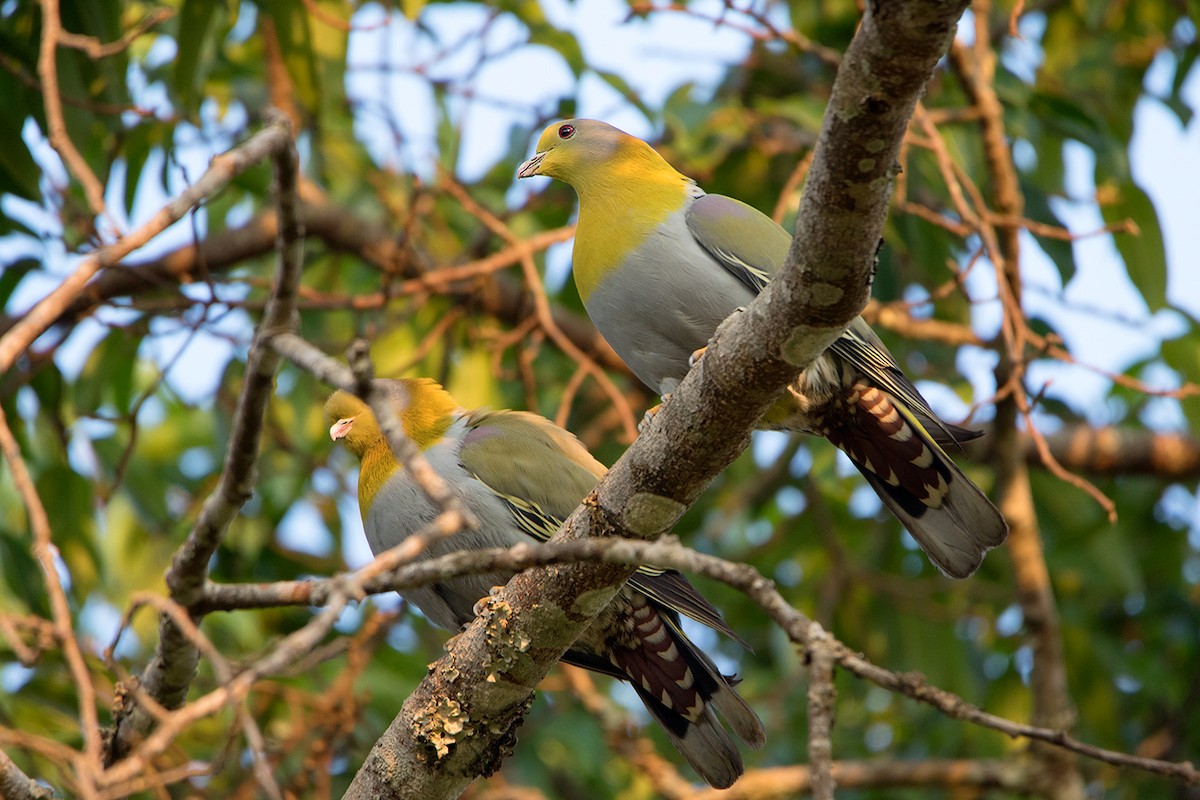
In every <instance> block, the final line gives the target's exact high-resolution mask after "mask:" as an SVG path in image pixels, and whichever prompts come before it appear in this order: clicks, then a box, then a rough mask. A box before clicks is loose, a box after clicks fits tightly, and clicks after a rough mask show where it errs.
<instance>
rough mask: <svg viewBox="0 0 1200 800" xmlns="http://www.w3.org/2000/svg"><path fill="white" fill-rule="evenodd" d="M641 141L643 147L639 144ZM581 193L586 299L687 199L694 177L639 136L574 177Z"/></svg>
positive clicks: (579, 261)
mask: <svg viewBox="0 0 1200 800" xmlns="http://www.w3.org/2000/svg"><path fill="white" fill-rule="evenodd" d="M639 145H640V146H639ZM570 183H571V184H572V185H573V186H574V187H575V191H576V193H577V194H578V195H579V225H578V227H577V228H576V231H575V251H574V266H573V269H574V273H575V285H576V286H577V287H578V288H579V294H580V295H581V296H582V297H584V298H587V297H588V295H590V294H591V293H592V291H593V290H595V288H596V286H597V285H599V283H600V281H601V280H602V279H603V278H604V276H605V275H607V274H609V273H610V272H611V271H612V270H614V269H616V268H617V267H618V266H620V265H621V262H623V261H624V260H625V258H626V257H627V256H628V255H629V254H630V253H631V252H633V251H634V250H636V249H637V248H638V247H639V246H641V244H642V243H643V242H644V241H645V240H646V238H647V237H649V236H650V235H651V234H652V233H653V232H654V231H655V230H656V229H657V228H658V227H659V226H660V225H661V224H662V223H663V222H664V221H665V220H666V219H667V217H669V216H670V215H671V214H672V213H674V212H675V211H678V210H679V209H680V208H681V207H682V206H683V204H684V201H685V200H687V197H688V192H689V188H690V186H691V181H690V180H688V178H686V177H685V176H683V175H681V174H680V173H678V172H676V171H675V170H674V169H673V168H672V167H671V166H670V165H669V164H667V162H666V161H663V159H662V157H661V156H659V155H658V153H656V152H654V150H652V149H651V148H650V147H649V146H648V145H646V144H645V143H644V142H641V141H639V140H637V139H632V138H630V139H628V140H627V142H622V143H621V146H619V147H618V148H617V150H616V152H614V153H613V156H612V157H611V158H607V159H604V160H603V161H602V162H599V163H594V164H588V165H587V168H585V169H580V170H578V172H577V174H575V175H572V176H571V181H570Z"/></svg>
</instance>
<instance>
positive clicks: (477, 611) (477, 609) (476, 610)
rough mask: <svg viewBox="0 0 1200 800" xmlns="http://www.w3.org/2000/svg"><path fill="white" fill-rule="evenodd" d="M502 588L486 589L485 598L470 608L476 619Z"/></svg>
mask: <svg viewBox="0 0 1200 800" xmlns="http://www.w3.org/2000/svg"><path fill="white" fill-rule="evenodd" d="M503 588H504V587H503V586H493V587H492V588H491V589H488V594H487V597H481V598H479V599H478V600H476V601H475V605H473V606H471V613H472V614H474V615H475V616H477V617H478V616H479V615H480V614H482V613H483V611H484V609H485V608H487V604H488V603H490V602H492V600H493V599H495V597H496V595H498V594H500V590H501V589H503Z"/></svg>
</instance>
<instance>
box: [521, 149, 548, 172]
mask: <svg viewBox="0 0 1200 800" xmlns="http://www.w3.org/2000/svg"><path fill="white" fill-rule="evenodd" d="M545 157H546V153H544V152H543V153H538V154H537V155H535V156H534V157H533V158H531V159H529V160H528V161H526V162H525V163H524V164H522V165H521V166H519V167H517V177H518V178H532V177H533V176H534V175H537V174H539V173H538V167H540V166H541V165H542V159H543V158H545Z"/></svg>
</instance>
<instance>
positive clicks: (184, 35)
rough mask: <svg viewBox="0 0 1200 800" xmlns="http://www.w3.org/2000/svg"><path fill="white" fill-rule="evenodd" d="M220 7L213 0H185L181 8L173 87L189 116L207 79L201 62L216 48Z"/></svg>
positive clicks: (185, 112) (183, 109) (172, 79)
mask: <svg viewBox="0 0 1200 800" xmlns="http://www.w3.org/2000/svg"><path fill="white" fill-rule="evenodd" d="M220 7H221V5H220V3H215V2H213V0H183V7H182V8H180V10H179V16H178V18H177V19H178V28H177V33H176V35H175V41H176V42H177V43H178V46H179V51H178V53H177V54H176V56H175V71H174V73H173V74H172V75H171V86H172V88H173V89H174V90H175V97H176V102H177V103H178V104H179V111H180V113H182V114H184V115H185V116H186V115H190V114H191V113H192V112H193V111H195V110H196V109H195V106H196V105H197V89H198V87H199V86H200V84H201V79H202V78H203V74H202V71H201V64H202V63H207V62H210V61H211V60H212V59H211V58H209V57H207V56H209V55H210V54H211V53H212V51H213V50H214V49H215V42H213V41H212V39H211V38H210V34H211V32H212V28H213V20H214V19H216V13H217V10H218V9H219V8H220Z"/></svg>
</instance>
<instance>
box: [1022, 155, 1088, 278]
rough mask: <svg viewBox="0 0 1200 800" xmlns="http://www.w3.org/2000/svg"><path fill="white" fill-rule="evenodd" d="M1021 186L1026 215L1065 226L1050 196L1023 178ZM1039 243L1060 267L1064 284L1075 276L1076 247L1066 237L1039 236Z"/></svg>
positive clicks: (1048, 223) (1039, 220)
mask: <svg viewBox="0 0 1200 800" xmlns="http://www.w3.org/2000/svg"><path fill="white" fill-rule="evenodd" d="M1021 188H1022V191H1023V192H1024V195H1025V215H1026V216H1028V217H1030V218H1031V219H1034V220H1036V221H1037V222H1041V223H1044V224H1046V225H1054V226H1057V227H1063V225H1062V223H1061V222H1060V221H1059V219H1058V217H1057V216H1056V215H1055V213H1054V209H1052V208H1051V207H1050V202H1049V197H1047V195H1046V193H1045V192H1043V191H1042V190H1041V189H1039V188H1038V187H1036V186H1033V185H1031V184H1030V183H1029V182H1027V181H1025V180H1024V179H1022V181H1021ZM1034 236H1035V238H1036V239H1037V243H1038V245H1039V246H1040V247H1041V248H1042V251H1043V252H1045V254H1046V255H1047V256H1049V257H1050V260H1051V261H1053V262H1054V266H1055V267H1057V268H1058V276H1059V278H1060V279H1061V280H1062V284H1063V286H1066V285H1067V282H1068V281H1070V280H1071V278H1072V277H1074V276H1075V270H1076V265H1075V248H1074V247H1073V246H1072V245H1071V242H1069V241H1067V240H1065V239H1055V238H1054V237H1051V236H1037V235H1036V234H1035V235H1034Z"/></svg>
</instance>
